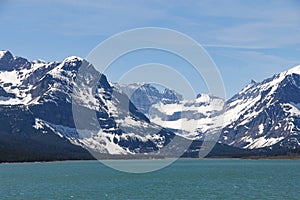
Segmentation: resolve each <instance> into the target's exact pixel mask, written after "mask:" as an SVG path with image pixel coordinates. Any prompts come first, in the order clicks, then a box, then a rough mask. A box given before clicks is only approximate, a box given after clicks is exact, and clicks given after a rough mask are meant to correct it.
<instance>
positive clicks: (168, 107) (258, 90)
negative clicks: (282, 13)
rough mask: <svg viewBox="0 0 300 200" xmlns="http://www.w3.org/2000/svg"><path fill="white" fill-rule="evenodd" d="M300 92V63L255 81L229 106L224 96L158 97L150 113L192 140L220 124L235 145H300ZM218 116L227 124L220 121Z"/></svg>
mask: <svg viewBox="0 0 300 200" xmlns="http://www.w3.org/2000/svg"><path fill="white" fill-rule="evenodd" d="M139 94H140V95H143V94H141V93H139ZM148 95H151V93H148ZM299 95H300V66H297V67H294V68H292V69H290V70H288V71H285V72H282V73H280V74H276V75H274V76H273V77H271V78H268V79H266V80H264V81H262V82H260V83H256V82H255V81H252V82H251V83H250V84H248V85H247V86H246V87H245V88H244V89H242V90H241V91H240V92H239V93H238V94H236V95H234V96H233V97H232V98H230V99H229V100H227V101H226V102H225V107H224V110H223V107H222V103H223V102H222V101H223V100H222V99H220V98H218V97H213V96H211V95H207V94H200V95H198V96H197V97H196V99H194V100H189V101H187V100H181V101H179V102H178V101H177V102H171V101H170V103H166V102H162V101H158V102H157V103H154V104H152V105H151V107H150V108H148V110H150V112H148V116H149V118H150V120H151V121H153V122H154V123H156V124H159V125H161V126H164V127H166V128H169V129H170V130H172V131H174V132H175V133H177V134H179V135H181V136H182V137H186V138H189V139H192V140H199V139H200V140H201V139H203V135H204V134H207V133H208V132H209V131H212V129H215V128H219V129H221V132H222V133H221V136H220V142H222V143H223V144H228V145H230V146H235V147H239V148H244V149H261V148H266V149H272V148H276V149H285V150H287V149H297V148H299V147H300V146H299V145H300V140H299V139H300V138H299V135H300V118H299V117H300V96H299ZM141 98H146V97H140V99H141ZM148 98H153V97H148ZM136 99H139V98H136V97H135V98H133V99H132V101H133V103H135V101H136ZM174 100H175V101H176V100H177V99H174ZM136 105H137V107H138V108H139V104H136ZM139 109H140V108H139ZM140 110H143V109H140ZM218 119H219V121H220V120H221V121H222V125H221V126H220V125H217V127H216V121H218Z"/></svg>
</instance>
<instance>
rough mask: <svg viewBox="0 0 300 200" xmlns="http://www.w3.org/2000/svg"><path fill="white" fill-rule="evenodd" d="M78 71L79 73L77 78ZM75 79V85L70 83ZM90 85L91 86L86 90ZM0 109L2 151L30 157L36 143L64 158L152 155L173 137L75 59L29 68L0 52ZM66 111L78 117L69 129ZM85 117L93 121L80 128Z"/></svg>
mask: <svg viewBox="0 0 300 200" xmlns="http://www.w3.org/2000/svg"><path fill="white" fill-rule="evenodd" d="M79 68H81V69H84V70H85V71H84V73H81V77H79V76H78V71H79ZM80 78H81V79H82V81H81V82H76V81H75V80H79V79H80ZM93 80H96V84H95V85H94V87H93V88H91V87H90V86H89V84H90V83H91V82H92V81H93ZM79 84H81V85H79ZM85 88H87V89H85ZM76 89H77V90H76ZM74 91H76V92H77V93H76V92H74ZM72 100H73V101H72ZM72 102H73V104H72ZM74 102H75V103H74ZM0 109H1V117H0V118H1V119H0V121H1V129H0V135H1V141H0V143H2V144H1V147H2V148H3V149H5V148H7V149H18V148H22V151H24V152H26V151H33V149H32V148H33V147H34V146H36V143H35V141H37V140H38V141H39V143H40V144H41V147H42V146H43V148H41V149H44V151H45V152H48V153H51V152H52V149H57V151H59V149H60V150H63V151H62V152H65V153H66V154H70V153H71V152H73V151H74V149H76V150H77V151H79V152H83V150H82V149H83V148H84V149H89V150H92V151H95V152H98V153H108V154H135V153H149V152H154V151H157V150H159V149H160V148H162V147H163V146H165V145H166V144H168V143H169V142H170V140H171V139H172V138H173V137H174V133H173V132H171V131H168V130H166V129H164V128H163V127H160V126H158V125H156V124H153V123H150V121H149V119H148V118H147V117H146V116H145V115H144V114H142V113H141V112H140V111H138V110H137V109H136V107H135V106H134V105H133V104H132V103H131V102H130V101H129V99H128V97H127V96H126V95H125V94H124V93H123V92H122V91H121V90H119V89H118V88H115V87H113V86H112V85H111V84H110V83H109V82H108V81H107V79H106V77H105V76H104V75H102V74H100V73H98V72H97V71H96V70H95V69H94V67H93V66H91V65H90V64H89V63H87V62H86V61H85V60H83V59H81V58H79V57H69V58H66V59H65V60H64V61H63V62H61V63H58V62H49V63H48V62H44V61H33V62H29V61H27V60H26V59H24V58H19V57H14V56H13V55H12V54H11V53H10V52H9V51H1V52H0ZM72 109H77V110H78V112H80V114H81V115H82V116H83V117H82V118H80V119H77V123H79V125H78V124H75V123H76V121H74V118H73V115H72V111H74V110H72ZM88 111H91V112H92V113H94V115H95V116H94V117H92V118H90V119H89V124H84V126H85V127H82V126H81V125H80V122H81V121H84V120H85V119H84V117H85V115H84V114H85V113H88ZM93 124H98V125H99V126H100V127H97V126H96V125H95V126H94V125H93ZM75 125H78V126H79V127H77V130H78V128H80V130H81V131H80V132H78V131H77V130H76V128H75ZM42 136H45V137H44V138H45V140H43V139H42V138H43V137H42ZM22 137H24V138H23V139H24V141H25V142H24V143H23V144H22V145H20V146H15V145H14V141H20V140H22V139H21V138H22ZM4 138H5V139H4ZM8 138H9V139H8ZM37 138H39V139H37ZM49 138H52V139H51V140H52V142H49V141H48V140H49ZM9 141H12V142H9ZM54 141H59V142H54ZM20 143H21V142H18V144H20ZM61 144H64V145H61ZM67 147H68V148H67ZM79 147H80V148H79ZM82 147H83V148H82ZM57 151H55V152H57Z"/></svg>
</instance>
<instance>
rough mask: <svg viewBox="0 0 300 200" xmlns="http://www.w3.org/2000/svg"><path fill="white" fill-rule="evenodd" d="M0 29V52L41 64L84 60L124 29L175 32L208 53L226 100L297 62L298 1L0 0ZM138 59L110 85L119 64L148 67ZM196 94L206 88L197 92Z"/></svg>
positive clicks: (299, 46)
mask: <svg viewBox="0 0 300 200" xmlns="http://www.w3.org/2000/svg"><path fill="white" fill-rule="evenodd" d="M0 25H1V37H0V49H6V50H10V51H11V52H12V53H13V54H14V55H18V56H23V57H26V58H28V59H30V60H32V59H38V58H41V59H44V60H47V61H53V60H58V61H61V60H63V59H64V58H65V57H67V56H71V55H77V56H81V57H86V56H87V55H88V54H89V52H90V51H91V50H92V49H93V48H94V47H95V46H96V45H98V44H99V43H100V42H102V41H103V40H105V39H107V38H108V37H110V36H112V35H113V34H116V33H118V32H121V31H125V30H128V29H132V28H139V27H148V26H154V27H163V28H170V29H174V30H177V31H180V32H182V33H184V34H187V35H189V36H190V37H192V38H193V39H195V40H196V41H197V42H199V43H200V44H201V45H203V47H204V48H205V49H206V50H207V52H208V53H209V55H210V56H211V57H212V58H213V60H214V62H215V63H216V65H217V67H218V68H219V70H220V73H221V75H222V78H223V81H224V84H225V88H226V93H227V97H230V96H231V95H233V94H234V93H236V92H238V91H239V90H240V89H241V88H242V87H243V86H245V85H246V84H247V83H249V82H250V80H251V79H254V80H257V81H260V80H262V79H264V78H267V77H269V76H271V75H272V74H274V73H278V72H281V71H283V70H286V69H288V68H290V67H293V66H294V65H297V64H300V56H299V55H300V1H297V0H281V1H277V0H272V1H265V0H260V1H255V0H254V1H246V0H240V1H232V0H227V1H224V0H219V1H213V0H212V1H211V0H210V1H202V0H200V1H196V0H195V1H189V0H187V1H171V0H164V1H159V0H157V1H156V0H151V1H150V0H148V1H144V0H139V1H137V0H136V1H134V0H111V1H108V0H107V1H103V0H98V1H96V0H95V1H91V0H85V1H72V0H52V1H40V0H19V1H14V0H4V1H3V0H2V1H1V2H0ZM137 56H140V55H139V54H137V55H136V57H135V58H132V59H133V60H135V59H137ZM146 57H147V56H146ZM148 57H149V56H148ZM153 57H155V56H154V55H153ZM156 57H159V56H156ZM152 59H154V58H152ZM155 59H156V60H157V61H159V60H158V58H155ZM155 59H154V60H155ZM164 59H168V56H166V57H165V58H164ZM169 59H171V58H169ZM137 60H139V61H138V62H137V63H135V62H133V61H132V60H131V61H130V60H129V59H124V61H122V62H121V61H120V62H118V63H117V64H119V66H117V67H116V71H111V72H108V74H107V75H108V77H109V79H111V80H112V81H114V79H116V77H114V73H116V72H117V71H118V70H117V68H118V67H122V65H124V66H125V65H130V64H133V63H134V64H141V63H142V62H150V61H153V60H151V59H149V58H148V59H145V60H142V59H141V58H138V59H137ZM161 62H166V63H168V62H169V64H170V63H171V64H172V61H170V60H167V61H161ZM182 67H183V68H184V65H182ZM192 79H193V78H192ZM193 81H195V83H196V84H199V85H200V84H202V83H201V81H200V82H199V83H198V82H197V80H193ZM197 92H205V90H204V89H203V91H201V87H199V91H197Z"/></svg>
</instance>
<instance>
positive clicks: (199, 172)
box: [0, 159, 300, 200]
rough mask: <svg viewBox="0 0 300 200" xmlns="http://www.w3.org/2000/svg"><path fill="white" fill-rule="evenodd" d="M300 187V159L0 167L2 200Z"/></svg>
mask: <svg viewBox="0 0 300 200" xmlns="http://www.w3.org/2000/svg"><path fill="white" fill-rule="evenodd" d="M130 162H136V161H130ZM299 186H300V161H299V160H231V159H204V160H201V159H199V160H198V159H180V160H178V161H176V162H175V163H173V164H172V165H170V166H168V167H166V168H164V169H162V170H159V171H155V172H151V173H146V174H130V173H124V172H119V171H116V170H113V169H110V168H108V167H106V166H105V165H103V164H101V163H100V162H98V161H66V162H51V163H19V164H0V199H29V200H34V199H57V200H60V199H82V200H83V199H300V188H299Z"/></svg>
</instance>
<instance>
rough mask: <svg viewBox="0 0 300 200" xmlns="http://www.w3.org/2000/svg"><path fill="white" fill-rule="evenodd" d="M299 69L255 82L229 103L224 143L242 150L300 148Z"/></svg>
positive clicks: (222, 138)
mask: <svg viewBox="0 0 300 200" xmlns="http://www.w3.org/2000/svg"><path fill="white" fill-rule="evenodd" d="M299 105H300V66H296V67H294V68H292V69H290V70H288V71H285V72H282V73H280V74H276V75H274V76H273V77H271V78H268V79H266V80H264V81H262V82H260V83H256V82H254V81H252V82H251V83H250V84H248V85H247V86H246V87H245V88H244V89H243V90H241V91H240V92H239V93H238V94H236V95H235V96H233V97H232V98H231V99H229V100H228V101H227V105H226V106H227V108H226V113H225V117H224V119H225V124H224V129H223V135H222V137H221V138H220V139H221V141H222V142H223V143H226V144H230V145H233V146H237V147H243V148H249V149H253V148H262V147H272V146H274V147H276V148H291V149H294V148H298V147H300V140H299V139H300V136H299V135H300V106H299Z"/></svg>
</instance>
